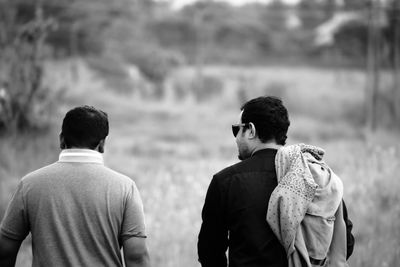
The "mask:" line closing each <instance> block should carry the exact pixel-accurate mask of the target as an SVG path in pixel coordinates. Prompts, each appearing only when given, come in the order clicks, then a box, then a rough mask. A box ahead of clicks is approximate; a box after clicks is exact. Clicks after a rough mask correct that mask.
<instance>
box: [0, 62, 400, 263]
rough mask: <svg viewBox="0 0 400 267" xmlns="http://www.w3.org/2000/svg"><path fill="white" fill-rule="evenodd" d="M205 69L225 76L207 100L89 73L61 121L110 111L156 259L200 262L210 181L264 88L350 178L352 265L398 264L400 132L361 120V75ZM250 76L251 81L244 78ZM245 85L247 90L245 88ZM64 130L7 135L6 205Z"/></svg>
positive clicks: (301, 134) (119, 155)
mask: <svg viewBox="0 0 400 267" xmlns="http://www.w3.org/2000/svg"><path fill="white" fill-rule="evenodd" d="M193 72H194V70H192V69H185V70H180V71H179V72H176V73H174V74H173V76H171V80H170V82H171V81H172V80H173V79H181V80H182V81H184V80H190V79H191V78H190V76H191V75H193ZM205 72H206V73H208V74H210V75H214V76H217V77H219V78H221V79H223V81H224V88H223V90H222V92H221V93H220V94H219V95H216V96H215V97H213V98H212V99H209V100H208V102H207V103H201V104H199V103H197V102H196V101H195V100H194V99H193V98H190V97H188V98H185V99H181V100H179V101H177V100H174V97H171V98H168V99H166V100H164V101H161V102H155V101H143V100H142V99H140V98H137V96H136V95H132V96H130V95H122V96H121V95H118V94H116V93H115V92H114V91H112V90H106V89H104V88H102V86H101V85H99V84H97V85H96V86H94V85H93V84H94V83H91V82H90V79H89V78H88V77H86V76H85V75H83V77H82V78H81V79H80V83H78V84H75V85H74V90H71V91H70V93H69V96H68V97H69V98H68V102H67V103H66V104H64V105H62V106H60V110H59V113H60V114H59V118H58V120H59V121H60V120H61V118H62V114H63V113H64V112H65V110H67V109H68V108H70V107H71V106H74V105H78V104H84V103H85V104H91V105H95V106H97V107H100V108H102V109H104V110H106V111H107V112H108V113H109V117H110V121H111V131H110V136H109V138H108V141H107V147H106V154H105V159H106V162H107V165H109V166H110V167H112V168H114V169H116V170H118V171H120V172H122V173H125V174H127V175H129V176H130V177H132V178H133V179H134V180H135V181H136V182H137V184H138V186H139V189H140V191H141V194H142V198H143V201H144V205H145V212H146V219H147V225H148V233H149V239H148V241H149V247H150V250H151V256H152V262H153V266H163V267H170V266H171V267H172V266H173V267H179V266H182V267H192V266H199V265H198V263H197V252H196V242H197V234H198V231H199V227H200V223H201V219H200V212H201V208H202V205H203V201H204V196H205V193H206V190H207V187H208V184H209V182H210V179H211V177H212V174H213V173H215V172H217V171H218V170H220V169H222V168H224V167H226V166H227V165H229V164H232V163H234V162H236V161H237V160H236V148H235V143H234V139H233V137H232V136H231V135H232V134H231V132H230V124H231V123H235V122H236V119H237V116H238V113H239V106H240V104H241V101H242V100H243V97H252V96H256V95H259V94H265V93H275V94H280V95H281V96H282V98H283V99H284V102H286V103H287V104H288V106H289V110H290V112H291V115H292V116H291V120H292V126H291V129H290V133H289V142H290V143H295V142H309V143H313V144H316V145H319V146H322V147H324V148H325V149H326V151H327V155H326V157H327V161H328V163H329V164H330V165H331V166H332V167H333V168H334V170H335V171H336V172H337V173H338V174H339V175H340V176H341V177H342V179H343V181H344V185H345V200H346V203H347V206H348V208H349V213H350V217H351V219H353V220H354V225H355V226H354V233H355V235H356V242H357V244H356V249H355V252H354V255H353V256H352V258H351V262H350V263H351V266H354V267H361V266H362V267H364V266H396V263H397V262H398V261H399V259H400V257H399V249H398V248H399V247H400V246H399V245H400V244H399V241H398V240H400V235H399V229H400V228H399V225H398V221H399V219H400V218H399V216H400V215H399V214H400V209H399V208H398V205H397V203H399V200H400V199H399V197H398V193H397V192H396V191H397V189H398V188H400V184H399V181H398V179H397V177H396V173H397V169H398V167H399V162H400V148H399V146H398V145H397V143H398V136H397V135H388V134H386V133H381V134H382V135H384V136H383V137H382V136H379V135H378V136H377V137H378V138H376V139H373V138H372V137H376V136H367V135H365V133H364V132H365V131H364V129H363V128H359V127H357V125H359V123H360V122H359V117H358V116H359V115H358V113H359V112H360V110H359V109H360V105H361V103H362V101H363V86H364V80H363V76H362V74H361V73H359V72H352V73H341V74H338V73H335V72H330V71H327V70H316V69H309V68H304V69H297V68H292V69H290V68H283V67H282V68H258V69H240V68H226V67H210V68H207V69H206V70H205ZM338 75H342V76H340V77H341V78H340V79H342V80H340V79H338ZM243 76H245V77H246V78H245V80H246V79H247V80H246V82H243V78H240V77H243ZM241 79H242V81H241ZM343 79H345V82H344V81H343ZM171 83H172V82H171ZM271 84H272V85H273V86H271ZM89 85H91V86H89ZM241 88H242V89H241ZM243 88H245V95H244V96H243V94H242V93H240V90H243ZM277 88H278V89H277ZM171 90H173V88H172V89H171ZM349 114H350V115H354V114H355V115H354V117H351V116H349ZM58 128H59V125H55V126H54V132H53V133H49V134H47V135H46V136H33V137H32V136H23V137H19V138H15V139H14V138H8V139H3V140H2V142H1V143H0V155H1V157H0V174H1V178H0V185H1V188H0V192H1V195H0V196H1V198H0V201H1V202H0V208H3V209H4V206H5V205H6V203H7V200H8V199H9V197H10V194H11V192H12V191H13V189H14V188H15V185H16V182H17V180H18V179H19V178H20V177H21V176H22V175H23V174H25V173H26V172H28V171H30V170H32V169H35V168H38V167H40V166H42V165H44V164H47V163H49V162H51V161H52V160H55V158H56V157H57V154H58V149H57V146H56V143H57V134H56V133H57V130H58ZM379 137H380V139H379ZM17 162H18V163H17ZM20 162H23V164H20ZM0 211H1V212H2V210H0ZM0 216H1V214H0ZM30 259H31V255H30V254H29V244H27V246H26V247H25V248H24V250H23V251H22V252H21V253H20V256H19V263H18V265H17V266H20V267H25V266H29V264H30Z"/></svg>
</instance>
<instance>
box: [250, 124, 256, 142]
mask: <svg viewBox="0 0 400 267" xmlns="http://www.w3.org/2000/svg"><path fill="white" fill-rule="evenodd" d="M256 137H257V131H256V126H254V124H253V123H252V122H249V139H254V138H256Z"/></svg>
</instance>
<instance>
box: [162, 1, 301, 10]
mask: <svg viewBox="0 0 400 267" xmlns="http://www.w3.org/2000/svg"><path fill="white" fill-rule="evenodd" d="M158 1H163V2H170V3H171V4H172V6H173V7H174V8H178V9H179V8H181V7H182V6H184V5H188V4H191V3H194V2H196V1H198V0H158ZM218 1H223V2H228V3H230V4H232V5H236V6H239V5H244V4H248V3H269V2H271V0H218ZM283 2H285V3H288V4H296V3H298V2H299V0H283Z"/></svg>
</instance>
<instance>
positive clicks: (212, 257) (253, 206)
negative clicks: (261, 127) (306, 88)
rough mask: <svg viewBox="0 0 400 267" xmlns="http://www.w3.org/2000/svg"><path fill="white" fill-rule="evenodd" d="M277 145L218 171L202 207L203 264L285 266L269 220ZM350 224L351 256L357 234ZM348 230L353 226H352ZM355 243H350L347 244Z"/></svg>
mask: <svg viewBox="0 0 400 267" xmlns="http://www.w3.org/2000/svg"><path fill="white" fill-rule="evenodd" d="M275 155H276V150H275V149H264V150H259V151H257V152H256V153H254V155H253V156H252V157H250V158H249V159H246V160H244V161H242V162H239V163H237V164H235V165H232V166H230V167H228V168H226V169H224V170H222V171H220V172H219V173H217V174H215V175H214V177H213V179H212V181H211V183H210V186H209V188H208V191H207V195H206V200H205V203H204V207H203V211H202V219H203V223H202V226H201V229H200V234H199V239H198V255H199V261H200V263H201V265H202V266H203V267H226V266H228V263H227V257H226V251H227V249H228V247H229V266H230V267H239V266H240V267H266V266H268V267H286V266H287V265H288V263H287V262H288V261H287V257H286V253H285V249H284V248H283V246H282V245H281V244H280V242H279V241H278V239H277V238H276V236H275V235H274V233H273V232H272V230H271V228H270V227H269V225H268V223H267V221H266V214H267V209H268V202H269V198H270V196H271V193H272V191H273V190H274V189H275V187H276V186H277V177H276V172H275ZM344 215H345V220H346V225H347V226H348V241H350V242H348V255H347V256H348V257H349V256H350V255H351V252H352V250H353V245H354V238H353V236H352V235H351V222H350V221H349V220H348V218H347V210H346V208H345V206H344ZM349 228H350V229H349ZM349 243H351V244H349Z"/></svg>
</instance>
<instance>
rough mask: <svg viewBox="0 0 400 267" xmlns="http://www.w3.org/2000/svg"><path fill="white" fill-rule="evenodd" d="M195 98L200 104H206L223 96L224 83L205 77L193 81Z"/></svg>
mask: <svg viewBox="0 0 400 267" xmlns="http://www.w3.org/2000/svg"><path fill="white" fill-rule="evenodd" d="M191 89H192V92H193V94H194V97H195V99H196V100H197V101H199V102H204V101H207V100H210V99H212V98H214V97H215V96H218V95H221V94H222V91H223V89H224V82H223V80H222V79H221V78H218V77H215V76H211V75H203V76H197V77H196V78H195V79H193V80H192V86H191Z"/></svg>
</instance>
